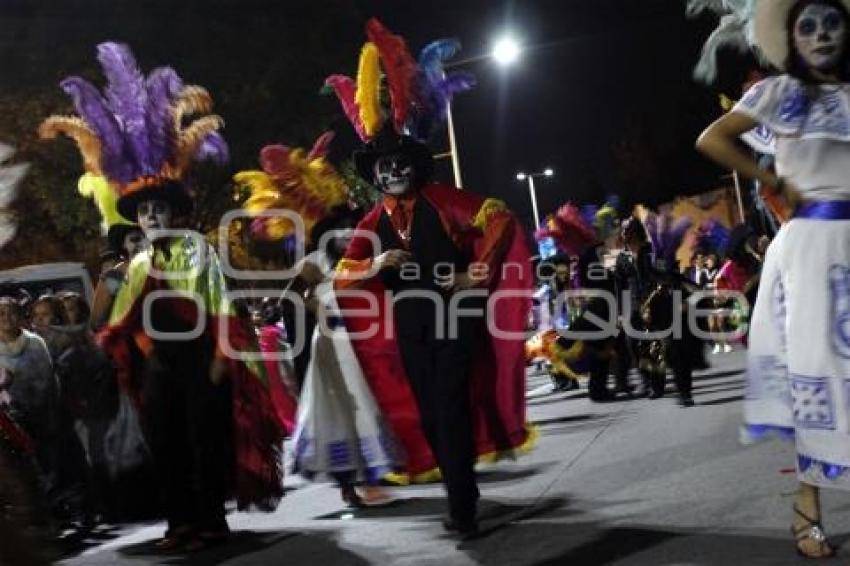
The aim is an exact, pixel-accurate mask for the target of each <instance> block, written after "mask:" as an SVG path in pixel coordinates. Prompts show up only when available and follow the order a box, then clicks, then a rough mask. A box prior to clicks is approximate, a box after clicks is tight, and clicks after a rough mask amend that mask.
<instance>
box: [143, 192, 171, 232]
mask: <svg viewBox="0 0 850 566" xmlns="http://www.w3.org/2000/svg"><path fill="white" fill-rule="evenodd" d="M136 220H137V222H138V224H139V227H140V228H141V229H142V232H144V233H145V237H146V238H147V239H148V240H151V241H153V240H154V239H156V234H155V233H156V231H157V230H164V229H167V228H170V227H171V204H169V203H168V202H166V201H164V200H146V201H144V202H140V203H139V206H138V208H137V209H136Z"/></svg>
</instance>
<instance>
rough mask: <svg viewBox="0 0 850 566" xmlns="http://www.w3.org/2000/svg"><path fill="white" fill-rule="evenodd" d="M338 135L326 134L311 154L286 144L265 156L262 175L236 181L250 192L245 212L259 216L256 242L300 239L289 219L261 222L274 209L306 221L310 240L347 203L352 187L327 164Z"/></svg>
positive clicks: (265, 152)
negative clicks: (319, 225) (318, 225)
mask: <svg viewBox="0 0 850 566" xmlns="http://www.w3.org/2000/svg"><path fill="white" fill-rule="evenodd" d="M332 139H333V132H326V133H324V134H322V135H321V136H320V137H319V139H318V140H316V143H315V144H314V145H313V148H312V149H311V150H310V151H309V152H307V151H305V150H303V149H300V148H290V147H287V146H284V145H269V146H266V147H264V148H263V149H262V150H261V151H260V167H261V168H262V170H261V171H242V172H240V173H237V174H236V175H235V176H234V177H233V180H234V182H235V183H236V184H237V185H239V186H242V187H246V188H247V189H248V190H249V191H250V193H251V194H250V196H249V197H248V200H247V201H246V202H245V210H247V211H248V213H249V214H251V215H254V216H257V218H255V220H254V221H253V222H252V224H251V234H252V236H253V237H255V238H258V239H262V240H281V239H284V238H288V237H290V236H293V235H295V225H294V224H293V222H292V221H291V220H290V219H288V218H285V217H279V216H276V217H260V216H259V215H260V214H261V213H263V212H265V211H267V210H270V209H287V210H292V211H293V212H296V213H298V214H299V215H300V216H301V218H302V219H303V220H304V227H305V231H306V233H307V235H309V234H310V231H311V230H312V228H313V226H315V224H316V222H318V221H319V220H321V219H322V218H324V217H325V216H327V215H328V214H329V213H330V212H331V210H332V209H333V208H335V207H337V206H340V205H344V204H346V203H347V202H348V187H347V185H346V184H345V181H344V180H343V178H342V177H341V176H340V175H339V174H338V173H337V171H336V170H335V169H334V167H333V166H332V165H331V164H330V163H329V162H328V161H327V159H326V157H327V153H328V149H329V146H330V142H331V140H332Z"/></svg>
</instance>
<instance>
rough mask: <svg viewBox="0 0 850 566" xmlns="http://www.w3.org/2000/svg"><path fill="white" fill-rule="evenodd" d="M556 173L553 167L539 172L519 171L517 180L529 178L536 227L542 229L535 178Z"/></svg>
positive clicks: (529, 190)
mask: <svg viewBox="0 0 850 566" xmlns="http://www.w3.org/2000/svg"><path fill="white" fill-rule="evenodd" d="M554 175H555V170H554V169H552V168H551V167H547V168H546V169H544V170H543V171H540V172H539V173H522V172H520V173H517V174H516V179H517V181H525V180H528V194H529V195H530V196H531V208H532V210H533V212H534V229H535V230H539V229H540V212H539V211H538V209H537V191H536V190H535V188H534V178H535V177H552V176H554Z"/></svg>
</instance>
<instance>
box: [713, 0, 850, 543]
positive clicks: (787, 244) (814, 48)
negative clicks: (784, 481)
mask: <svg viewBox="0 0 850 566" xmlns="http://www.w3.org/2000/svg"><path fill="white" fill-rule="evenodd" d="M848 9H850V2H847V1H844V0H842V1H838V0H774V1H765V0H761V1H759V2H758V3H757V4H756V9H755V33H756V41H757V43H758V46H759V48H760V49H761V52H762V53H763V54H764V55H765V56H766V57H767V59H769V60H770V62H771V63H772V64H773V65H774V66H775V67H776V68H778V69H780V70H781V71H782V74H779V75H777V76H773V77H769V78H767V79H764V80H763V81H761V82H759V83H757V84H756V85H755V86H753V87H752V88H751V89H750V90H749V91H748V92H747V93H746V94H745V95H744V97H743V98H742V99H741V101H740V102H739V103H738V104H737V105H736V106H735V107H734V108H733V109H732V111H731V112H729V113H728V114H727V115H725V116H724V117H722V118H721V119H719V120H718V121H716V122H715V123H714V124H712V125H711V126H709V127H708V129H707V130H706V131H705V132H704V133H703V134H702V136H700V138H699V140H698V142H697V146H698V147H699V149H701V150H702V151H703V152H705V153H706V154H707V155H708V156H709V157H711V158H713V159H714V160H716V161H717V162H718V163H720V164H722V165H724V166H726V167H729V168H731V169H734V170H736V171H738V172H739V173H740V174H742V175H744V176H746V177H751V178H755V179H758V180H759V181H760V182H761V183H762V186H763V187H771V188H772V190H771V192H772V193H773V194H774V195H776V196H779V197H781V198H782V199H783V200H785V201H786V203H787V204H788V205H789V206H790V207H791V209H792V210H794V209H796V213H795V215H794V216H793V218H792V219H791V220H790V221H788V222H786V223H784V224H783V225H782V227H781V228H780V230H779V232H778V234H777V236H776V238H775V239H774V240H773V242H772V243H771V245H770V247H769V248H768V251H767V256H766V258H765V263H764V267H763V269H762V278H761V281H762V284H761V285H760V288H759V291H758V297H757V299H756V307H755V310H754V312H753V320H752V330H751V332H750V338H749V342H750V348H749V365H748V367H749V370H748V374H747V375H748V399H747V402H746V404H745V408H746V411H745V417H746V423H747V425H748V428H747V430H748V432H749V433H750V436H755V437H759V436H763V435H764V434H765V433H766V432H768V431H771V430H778V431H780V432H783V433H784V434H786V435H790V434H793V436H794V437H795V439H796V448H797V468H798V478H799V480H800V489H799V491H798V492H797V496H796V498H795V500H794V517H793V532H794V535H795V538H796V539H797V550H798V552H799V553H801V554H802V555H804V556H807V557H811V558H825V557H829V556H832V555H834V554H835V549H834V547H833V546H832V545H831V544H830V543H829V541H828V540H827V538H826V536H825V534H824V531H823V528H822V526H821V512H820V497H819V495H820V492H819V488H821V487H835V488H841V489H847V488H848V487H850V474H848V473H847V470H848V469H850V445H848V443H847V437H846V432H845V428H846V425H845V424H844V423H846V422H847V419H848V417H850V414H848V407H850V400H848V390H847V388H846V387H845V379H846V377H847V375H848V373H850V366H848V362H847V360H848V357H850V356H848V351H849V350H850V348H848V341H847V334H848V333H847V329H846V324H845V323H844V321H845V319H846V316H845V315H844V313H846V312H847V306H846V305H847V289H848V285H847V281H848V277H847V274H848V273H849V272H850V247H848V242H850V238H848V233H849V232H848V231H850V222H848V220H850V214H848V205H847V202H848V201H850V186H848V183H847V173H846V163H847V157H848V156H850V143H848V136H847V130H848V127H850V117H848V115H847V112H846V110H845V109H846V105H847V101H848V97H850V90H848V88H850V87H848V85H847V82H848V78H850V65H848V53H849V51H848V45H847V33H848V24H849V23H850V22H848ZM758 124H761V125H764V126H767V127H769V128H770V129H771V130H773V132H775V134H776V137H777V139H776V164H775V166H776V172H775V173H773V172H771V171H767V170H761V169H759V168H758V166H757V164H756V162H755V161H754V160H753V159H751V158H750V156H749V155H747V154H746V153H743V152H742V151H741V150H740V149H738V148H737V147H736V140H737V138H738V136H739V135H741V134H742V133H744V132H747V131H749V130H751V129H752V128H754V127H755V126H756V125H758ZM800 282H805V284H800Z"/></svg>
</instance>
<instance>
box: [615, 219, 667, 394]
mask: <svg viewBox="0 0 850 566" xmlns="http://www.w3.org/2000/svg"><path fill="white" fill-rule="evenodd" d="M620 230H621V234H622V239H623V250H622V251H621V252H620V253H619V254H617V259H616V262H615V265H614V277H615V281H616V287H617V297H618V301H619V306H620V311H619V312H620V318H621V319H622V320H623V325H624V326H625V321H628V323H629V326H630V328H632V329H641V328H643V327H644V321H643V313H642V309H641V305H642V304H643V302H644V301H645V300H646V298H647V297H648V296H649V295H650V293H651V292H652V290H653V288H654V287H653V285H652V276H651V270H652V245H651V244H650V242H649V236H648V235H647V233H646V229H645V228H644V227H643V224H642V223H641V222H640V220H638V219H637V218H636V217H634V216H630V217H628V218H626V219H625V220H623V223H622V225H621V228H620ZM626 291H627V292H628V301H626V300H625V299H624V297H625V292H626ZM622 334H623V341H624V342H625V344H626V349H627V351H628V352H630V354H631V359H632V365H633V366H637V367H638V368H639V369H641V376H642V377H643V395H647V396H649V397H650V398H652V399H655V398H657V397H660V394H658V393H657V388H658V387H657V385H656V388H655V389H653V387H652V380H651V379H650V378H649V377H650V376H649V373H647V365H646V363H644V364H643V367H641V365H642V364H641V361H640V358H641V355H640V354H641V352H640V351H639V350H640V342H639V341H638V340H637V338H636V336H634V335H633V334H629V333H627V332H623V333H622ZM662 388H663V382H662Z"/></svg>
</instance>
